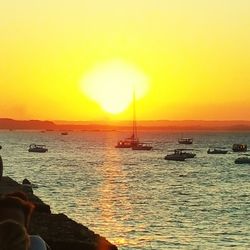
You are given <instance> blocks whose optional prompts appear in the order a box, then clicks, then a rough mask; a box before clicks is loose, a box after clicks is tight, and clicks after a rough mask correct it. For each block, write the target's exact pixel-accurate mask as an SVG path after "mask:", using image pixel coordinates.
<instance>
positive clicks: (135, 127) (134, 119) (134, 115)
mask: <svg viewBox="0 0 250 250" xmlns="http://www.w3.org/2000/svg"><path fill="white" fill-rule="evenodd" d="M133 138H134V140H137V139H138V138H137V124H136V107H135V88H134V89H133Z"/></svg>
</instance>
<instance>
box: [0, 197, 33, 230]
mask: <svg viewBox="0 0 250 250" xmlns="http://www.w3.org/2000/svg"><path fill="white" fill-rule="evenodd" d="M33 209H34V205H33V204H32V203H31V202H29V201H28V199H27V196H26V195H25V194H23V193H21V192H16V193H10V194H6V195H4V196H2V197H1V198H0V222H1V221H4V220H14V221H16V222H18V223H20V224H21V225H23V226H25V227H26V228H27V227H28V225H29V221H30V217H31V214H32V211H33Z"/></svg>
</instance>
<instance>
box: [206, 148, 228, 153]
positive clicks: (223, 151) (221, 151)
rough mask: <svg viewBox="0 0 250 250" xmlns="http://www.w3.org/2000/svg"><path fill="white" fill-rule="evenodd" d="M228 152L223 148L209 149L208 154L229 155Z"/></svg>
mask: <svg viewBox="0 0 250 250" xmlns="http://www.w3.org/2000/svg"><path fill="white" fill-rule="evenodd" d="M227 152H228V150H226V149H223V148H209V149H208V150H207V153H208V154H227Z"/></svg>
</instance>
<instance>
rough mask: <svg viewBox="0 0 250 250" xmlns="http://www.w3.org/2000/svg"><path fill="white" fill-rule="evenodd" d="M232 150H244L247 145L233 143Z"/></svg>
mask: <svg viewBox="0 0 250 250" xmlns="http://www.w3.org/2000/svg"><path fill="white" fill-rule="evenodd" d="M232 150H233V151H234V152H246V151H247V145H246V144H233V147H232Z"/></svg>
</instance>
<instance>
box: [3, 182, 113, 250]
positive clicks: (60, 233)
mask: <svg viewBox="0 0 250 250" xmlns="http://www.w3.org/2000/svg"><path fill="white" fill-rule="evenodd" d="M15 191H24V192H25V193H26V194H27V196H28V198H29V200H30V201H32V202H33V203H34V204H35V212H34V214H33V217H32V220H31V224H30V234H38V235H40V236H41V237H42V238H43V239H44V240H45V241H46V242H47V243H48V244H49V245H50V246H51V248H52V250H69V249H70V250H117V247H116V246H115V245H113V244H111V243H110V242H109V241H107V240H106V239H105V238H103V237H101V236H100V235H98V234H95V233H94V232H93V231H91V230H89V229H88V228H87V227H85V226H83V225H82V224H79V223H77V222H75V221H73V220H71V219H70V218H68V217H67V216H66V215H64V214H52V213H51V211H50V206H49V205H48V204H45V203H44V202H43V201H42V200H41V199H39V198H38V197H37V196H35V195H34V194H33V191H32V188H31V187H30V186H29V185H21V184H18V183H17V182H16V181H14V180H12V179H11V178H9V177H2V180H1V181H0V194H4V193H9V192H15Z"/></svg>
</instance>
